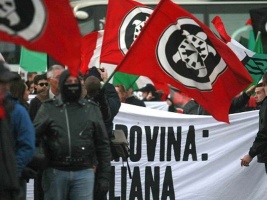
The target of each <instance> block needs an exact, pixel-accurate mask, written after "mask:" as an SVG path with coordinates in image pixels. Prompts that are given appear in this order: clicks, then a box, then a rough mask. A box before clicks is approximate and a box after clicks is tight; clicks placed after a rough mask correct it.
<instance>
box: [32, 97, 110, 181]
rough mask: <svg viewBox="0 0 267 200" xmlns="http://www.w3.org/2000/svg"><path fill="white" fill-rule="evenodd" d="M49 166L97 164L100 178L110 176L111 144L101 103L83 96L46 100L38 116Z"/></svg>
mask: <svg viewBox="0 0 267 200" xmlns="http://www.w3.org/2000/svg"><path fill="white" fill-rule="evenodd" d="M34 126H35V129H36V134H37V138H40V137H41V139H42V141H43V143H44V151H45V154H46V156H47V157H48V159H49V163H48V167H52V168H56V169H59V170H67V171H68V170H81V169H85V168H92V167H94V166H97V168H98V170H99V175H100V176H99V178H105V179H107V180H108V179H109V176H110V147H109V139H108V136H107V132H106V129H105V125H104V123H103V118H102V115H101V112H100V110H99V107H98V106H97V105H96V104H95V103H94V102H89V101H87V100H85V99H80V100H79V102H76V103H66V104H64V103H63V102H62V100H61V99H56V100H47V101H46V102H44V103H43V104H42V105H41V107H40V109H39V111H38V113H37V115H36V117H35V119H34Z"/></svg>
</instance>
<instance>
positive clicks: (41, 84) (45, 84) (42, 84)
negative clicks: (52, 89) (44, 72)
mask: <svg viewBox="0 0 267 200" xmlns="http://www.w3.org/2000/svg"><path fill="white" fill-rule="evenodd" d="M38 85H40V86H41V87H44V86H46V87H47V86H48V83H39V84H38Z"/></svg>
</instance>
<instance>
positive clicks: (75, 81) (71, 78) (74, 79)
mask: <svg viewBox="0 0 267 200" xmlns="http://www.w3.org/2000/svg"><path fill="white" fill-rule="evenodd" d="M78 83H79V81H78V78H77V77H74V76H69V77H68V78H67V80H66V81H65V85H71V84H78Z"/></svg>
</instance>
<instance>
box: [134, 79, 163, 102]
mask: <svg viewBox="0 0 267 200" xmlns="http://www.w3.org/2000/svg"><path fill="white" fill-rule="evenodd" d="M138 91H141V92H142V97H143V101H161V99H160V95H159V94H158V93H157V92H156V88H155V87H154V85H152V84H150V83H148V84H146V85H145V86H144V87H142V88H141V89H139V90H138Z"/></svg>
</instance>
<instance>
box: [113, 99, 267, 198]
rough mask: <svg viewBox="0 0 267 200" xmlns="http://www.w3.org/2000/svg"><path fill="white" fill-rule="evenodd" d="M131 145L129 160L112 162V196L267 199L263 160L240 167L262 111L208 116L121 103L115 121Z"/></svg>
mask: <svg viewBox="0 0 267 200" xmlns="http://www.w3.org/2000/svg"><path fill="white" fill-rule="evenodd" d="M114 128H115V129H123V130H124V131H125V133H127V135H128V141H129V144H130V158H129V159H128V160H129V164H130V168H131V174H132V179H130V178H129V175H128V171H127V165H126V162H124V165H123V164H122V161H121V160H120V161H117V162H113V163H112V165H113V166H112V171H113V177H112V180H111V183H110V185H111V190H110V192H109V199H116V200H136V199H138V200H165V199H170V200H262V199H267V192H266V191H267V177H266V173H265V167H264V164H260V163H257V159H256V158H255V159H254V160H253V161H252V163H251V164H250V167H243V168H242V167H241V166H240V159H241V158H242V157H243V156H244V155H245V154H246V153H247V152H248V150H249V148H250V146H251V145H252V142H253V141H254V138H255V136H256V133H257V130H258V111H251V112H246V113H238V114H233V115H230V124H226V123H223V122H218V121H216V120H214V119H213V118H212V117H210V116H195V115H184V114H177V113H170V112H166V111H160V110H153V109H150V108H143V107H137V106H132V105H127V104H122V107H121V109H120V112H119V114H118V115H117V116H116V118H115V120H114Z"/></svg>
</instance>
